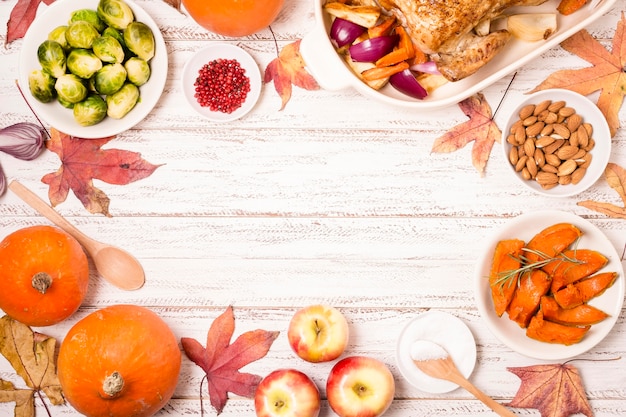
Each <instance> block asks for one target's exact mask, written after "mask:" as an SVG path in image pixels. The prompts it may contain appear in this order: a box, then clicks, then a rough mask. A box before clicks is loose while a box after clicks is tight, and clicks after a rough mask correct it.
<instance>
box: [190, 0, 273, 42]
mask: <svg viewBox="0 0 626 417" xmlns="http://www.w3.org/2000/svg"><path fill="white" fill-rule="evenodd" d="M283 3H284V0H264V1H260V0H183V5H184V6H185V9H187V12H189V14H190V15H191V17H192V18H193V19H194V20H195V21H196V22H197V23H198V24H199V25H200V26H202V27H203V28H205V29H208V30H210V31H211V32H214V33H217V34H219V35H224V36H232V37H239V36H247V35H252V34H253V33H255V32H258V31H260V30H261V29H264V28H266V27H267V26H269V25H270V24H271V23H272V22H273V21H274V19H276V16H278V13H279V12H280V9H281V8H282V6H283Z"/></svg>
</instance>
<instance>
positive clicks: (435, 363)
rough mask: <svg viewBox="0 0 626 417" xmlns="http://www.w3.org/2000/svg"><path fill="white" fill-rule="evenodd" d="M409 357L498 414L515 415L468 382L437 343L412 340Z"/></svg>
mask: <svg viewBox="0 0 626 417" xmlns="http://www.w3.org/2000/svg"><path fill="white" fill-rule="evenodd" d="M411 359H413V363H415V366H417V367H418V368H419V369H420V370H421V371H422V372H424V373H425V374H426V375H428V376H431V377H433V378H439V379H445V380H446V381H450V382H453V383H455V384H457V385H459V386H461V387H463V388H465V389H466V390H467V391H469V392H470V393H471V394H473V395H474V396H475V397H476V398H477V399H479V400H480V401H482V402H483V403H485V404H486V405H487V406H488V407H489V408H491V409H492V410H493V411H495V412H496V413H498V415H501V416H505V417H515V414H514V413H513V412H511V411H509V409H508V408H506V407H504V406H503V405H502V404H500V403H497V402H496V401H494V400H493V398H491V397H489V396H487V395H486V394H485V393H483V392H482V391H481V390H479V389H478V388H476V387H475V386H474V385H473V384H472V383H471V382H469V381H468V380H467V379H466V378H465V377H464V376H463V374H461V371H459V369H458V368H457V367H456V365H455V364H454V361H453V360H452V358H451V357H450V355H449V354H448V352H447V351H446V350H445V349H444V348H443V347H441V346H440V345H438V344H437V343H434V342H431V341H428V340H418V341H416V342H414V343H413V344H412V345H411Z"/></svg>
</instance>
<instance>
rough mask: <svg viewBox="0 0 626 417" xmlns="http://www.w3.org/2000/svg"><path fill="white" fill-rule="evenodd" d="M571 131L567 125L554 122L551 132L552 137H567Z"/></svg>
mask: <svg viewBox="0 0 626 417" xmlns="http://www.w3.org/2000/svg"><path fill="white" fill-rule="evenodd" d="M571 133H572V132H570V131H569V129H568V128H567V126H565V125H564V124H562V123H555V124H554V133H553V134H552V135H553V137H554V135H558V137H559V138H562V139H569V136H570V135H571Z"/></svg>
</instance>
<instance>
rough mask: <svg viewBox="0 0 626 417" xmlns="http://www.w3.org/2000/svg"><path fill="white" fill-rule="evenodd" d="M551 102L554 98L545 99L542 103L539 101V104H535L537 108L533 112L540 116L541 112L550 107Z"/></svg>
mask: <svg viewBox="0 0 626 417" xmlns="http://www.w3.org/2000/svg"><path fill="white" fill-rule="evenodd" d="M550 104H552V100H544V101H542V102H541V103H539V104H537V105H536V106H535V110H534V112H533V114H534V115H535V116H539V114H540V113H542V112H543V111H545V110H547V109H548V107H549V106H550Z"/></svg>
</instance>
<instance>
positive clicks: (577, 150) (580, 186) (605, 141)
mask: <svg viewBox="0 0 626 417" xmlns="http://www.w3.org/2000/svg"><path fill="white" fill-rule="evenodd" d="M502 135H503V138H502V145H503V146H502V148H503V150H504V155H505V158H506V160H507V161H508V165H509V167H510V168H511V172H512V173H513V174H514V175H515V177H516V178H517V179H518V180H519V181H520V182H521V183H522V184H523V185H524V186H526V187H528V188H530V189H531V190H533V191H535V192H537V193H539V194H542V195H546V196H551V197H570V196H573V195H576V194H578V193H581V192H583V191H585V190H587V189H588V188H589V187H591V186H592V185H593V184H594V183H595V182H596V181H597V180H598V179H599V178H600V177H601V176H602V174H603V172H604V170H605V168H606V165H607V163H608V162H609V156H610V154H611V133H610V130H609V126H608V123H607V121H606V119H605V117H604V115H603V114H602V112H601V111H600V109H598V107H597V106H596V105H595V104H594V103H593V102H591V101H590V100H589V99H588V98H587V97H585V96H583V95H581V94H578V93H575V92H573V91H570V90H564V89H549V90H542V91H539V92H536V93H533V94H530V95H528V96H527V97H525V98H524V100H523V101H522V102H521V103H520V104H519V105H518V106H517V107H516V108H515V109H514V110H513V111H512V112H511V115H510V116H509V119H508V120H507V123H506V126H505V127H504V129H503V131H502Z"/></svg>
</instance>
